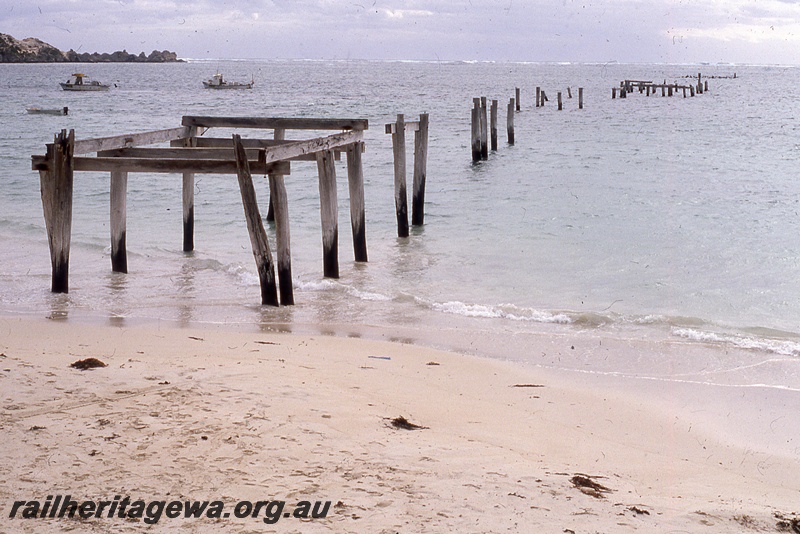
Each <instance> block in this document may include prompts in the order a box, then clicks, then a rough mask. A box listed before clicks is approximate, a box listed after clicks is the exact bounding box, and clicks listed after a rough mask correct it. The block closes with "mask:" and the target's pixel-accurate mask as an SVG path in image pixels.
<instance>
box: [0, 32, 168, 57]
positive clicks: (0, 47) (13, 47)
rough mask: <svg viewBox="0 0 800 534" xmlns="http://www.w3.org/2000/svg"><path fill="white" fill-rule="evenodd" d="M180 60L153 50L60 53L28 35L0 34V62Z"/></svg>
mask: <svg viewBox="0 0 800 534" xmlns="http://www.w3.org/2000/svg"><path fill="white" fill-rule="evenodd" d="M171 62H183V60H182V59H178V55H177V54H176V53H175V52H170V51H168V50H164V51H161V52H159V51H158V50H153V51H152V52H151V53H150V55H149V56H146V55H145V54H144V52H141V53H140V54H139V55H136V54H130V53H128V52H127V51H125V50H122V51H117V52H113V53H111V54H108V53H103V54H99V53H97V52H94V53H88V52H83V53H78V52H75V51H74V50H72V49H70V50H69V52H62V51H61V50H59V49H58V48H56V47H54V46H53V45H50V44H47V43H45V42H44V41H40V40H39V39H35V38H33V37H29V38H27V39H23V40H21V41H20V40H17V39H15V38H14V37H12V36H10V35H8V34H5V33H0V63H171Z"/></svg>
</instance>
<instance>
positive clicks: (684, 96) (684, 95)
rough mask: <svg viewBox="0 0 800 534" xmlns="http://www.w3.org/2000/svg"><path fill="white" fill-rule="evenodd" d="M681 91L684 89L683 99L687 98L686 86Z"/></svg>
mask: <svg viewBox="0 0 800 534" xmlns="http://www.w3.org/2000/svg"><path fill="white" fill-rule="evenodd" d="M681 89H683V98H686V86H685V85H684V86H683V87H681Z"/></svg>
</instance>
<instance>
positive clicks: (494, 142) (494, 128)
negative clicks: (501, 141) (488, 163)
mask: <svg viewBox="0 0 800 534" xmlns="http://www.w3.org/2000/svg"><path fill="white" fill-rule="evenodd" d="M490 115H491V119H490V122H491V127H490V128H489V133H490V134H491V140H492V151H494V152H497V100H492V107H491V114H490Z"/></svg>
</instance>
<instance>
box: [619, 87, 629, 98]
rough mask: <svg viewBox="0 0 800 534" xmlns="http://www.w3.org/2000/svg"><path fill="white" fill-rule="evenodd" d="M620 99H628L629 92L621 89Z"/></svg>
mask: <svg viewBox="0 0 800 534" xmlns="http://www.w3.org/2000/svg"><path fill="white" fill-rule="evenodd" d="M619 97H620V98H628V92H627V91H626V90H625V88H624V87H620V88H619Z"/></svg>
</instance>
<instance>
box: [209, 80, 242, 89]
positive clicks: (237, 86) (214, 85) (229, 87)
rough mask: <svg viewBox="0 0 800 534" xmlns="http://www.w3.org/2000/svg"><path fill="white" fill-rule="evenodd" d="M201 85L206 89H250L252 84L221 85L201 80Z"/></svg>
mask: <svg viewBox="0 0 800 534" xmlns="http://www.w3.org/2000/svg"><path fill="white" fill-rule="evenodd" d="M203 87H205V88H206V89H252V88H253V84H251V83H225V84H222V85H217V84H211V83H208V82H203Z"/></svg>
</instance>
